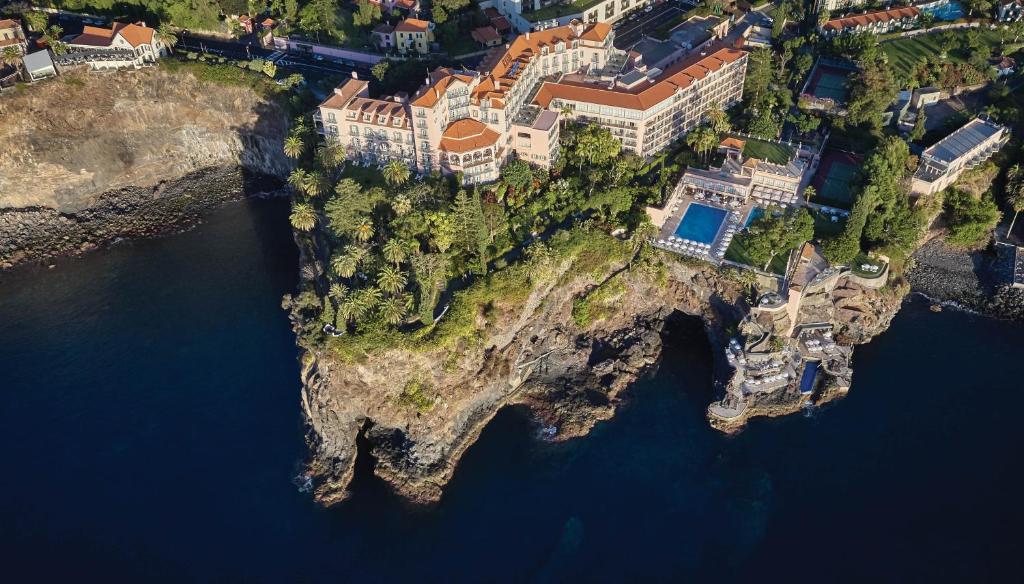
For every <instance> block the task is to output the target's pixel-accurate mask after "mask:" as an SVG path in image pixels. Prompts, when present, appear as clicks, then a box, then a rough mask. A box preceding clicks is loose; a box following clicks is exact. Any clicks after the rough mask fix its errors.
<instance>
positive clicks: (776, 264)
mask: <svg viewBox="0 0 1024 584" xmlns="http://www.w3.org/2000/svg"><path fill="white" fill-rule="evenodd" d="M742 241H743V238H742V237H736V238H734V239H733V240H732V243H730V244H729V249H727V250H725V259H727V260H729V261H731V262H736V263H738V264H744V265H747V266H752V267H755V268H757V269H759V270H760V269H762V268H764V265H760V266H757V265H754V263H753V262H752V261H751V260H750V255H749V253H748V252H747V247H746V246H745V245H743V243H742ZM787 260H789V253H788V252H787V253H780V254H779V255H777V256H775V257H774V258H772V263H771V264H769V266H768V269H769V271H771V272H773V273H775V274H778V275H780V276H781V275H783V274H785V273H786V262H787Z"/></svg>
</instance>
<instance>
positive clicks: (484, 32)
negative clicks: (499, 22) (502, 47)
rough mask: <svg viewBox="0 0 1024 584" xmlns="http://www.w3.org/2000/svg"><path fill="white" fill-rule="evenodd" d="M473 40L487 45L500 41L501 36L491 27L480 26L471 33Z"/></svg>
mask: <svg viewBox="0 0 1024 584" xmlns="http://www.w3.org/2000/svg"><path fill="white" fill-rule="evenodd" d="M471 35H472V37H473V40H475V41H476V42H478V43H488V42H492V41H500V40H501V35H500V34H498V31H497V30H495V28H494V27H493V26H481V27H480V28H474V29H473V32H472V33H471Z"/></svg>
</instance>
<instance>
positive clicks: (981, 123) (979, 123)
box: [924, 118, 1005, 164]
mask: <svg viewBox="0 0 1024 584" xmlns="http://www.w3.org/2000/svg"><path fill="white" fill-rule="evenodd" d="M1004 129H1005V128H1004V127H1003V126H1000V125H999V124H995V123H993V122H990V121H987V120H983V119H981V118H974V119H973V120H971V121H970V122H967V124H965V125H964V126H963V127H961V128H960V129H958V130H957V131H955V132H953V133H952V134H950V135H949V136H946V137H945V138H943V139H942V140H939V142H938V143H936V144H935V145H934V146H932V147H931V148H928V149H927V150H925V151H924V157H926V158H929V159H931V160H933V161H937V162H942V163H945V164H949V163H951V162H953V161H955V160H957V159H959V158H960V157H962V156H965V155H967V154H968V153H970V152H971V151H972V150H974V149H975V148H977V147H978V146H980V145H981V144H983V143H985V142H986V141H987V140H989V139H990V138H992V136H995V135H996V134H998V133H999V132H1001V131H1003V130H1004Z"/></svg>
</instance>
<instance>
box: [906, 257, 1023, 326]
mask: <svg viewBox="0 0 1024 584" xmlns="http://www.w3.org/2000/svg"><path fill="white" fill-rule="evenodd" d="M1011 253H1012V248H1010V247H1009V246H1003V245H994V246H992V247H988V248H985V249H980V250H964V249H957V248H952V247H949V246H947V245H946V244H945V243H943V242H942V241H941V240H940V239H938V238H936V239H932V240H931V241H929V242H927V243H925V244H924V245H923V246H921V248H920V249H918V250H917V252H915V253H914V256H913V257H914V265H913V267H912V268H911V269H910V270H909V271H908V273H907V278H908V279H909V281H910V284H911V290H912V291H913V292H914V293H916V294H920V295H921V296H923V297H925V298H927V299H928V300H929V301H931V302H932V303H933V305H934V306H935V307H936V309H941V307H942V306H951V307H955V308H960V309H964V310H970V311H972V312H977V313H979V314H983V315H985V316H991V317H994V318H1002V319H1008V320H1021V319H1024V290H1021V289H1017V288H1012V287H1010V286H1009V285H1008V284H1007V282H1009V280H1010V276H1009V273H1008V270H1010V269H1012V267H1011V266H1012V256H1011Z"/></svg>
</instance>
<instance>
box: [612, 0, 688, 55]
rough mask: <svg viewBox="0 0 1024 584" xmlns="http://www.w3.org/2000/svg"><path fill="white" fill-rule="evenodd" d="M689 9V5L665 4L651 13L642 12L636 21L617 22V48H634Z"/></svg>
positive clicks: (656, 7)
mask: <svg viewBox="0 0 1024 584" xmlns="http://www.w3.org/2000/svg"><path fill="white" fill-rule="evenodd" d="M689 9H690V5H688V4H678V3H676V2H665V3H663V4H660V5H658V6H655V7H654V9H653V10H651V11H650V12H641V13H640V17H639V18H637V19H636V20H622V21H619V22H617V23H616V27H615V47H616V48H618V49H622V50H625V49H628V48H629V47H632V46H633V45H635V44H636V43H637V41H639V40H640V39H642V38H643V37H644V36H645V35H647V34H649V33H650V32H651V31H653V30H654V29H656V28H658V27H659V26H661V25H662V24H663V23H664V22H665V21H666V20H669V19H672V18H675V17H677V16H678V15H680V14H682V13H683V12H685V11H686V10H689Z"/></svg>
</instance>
